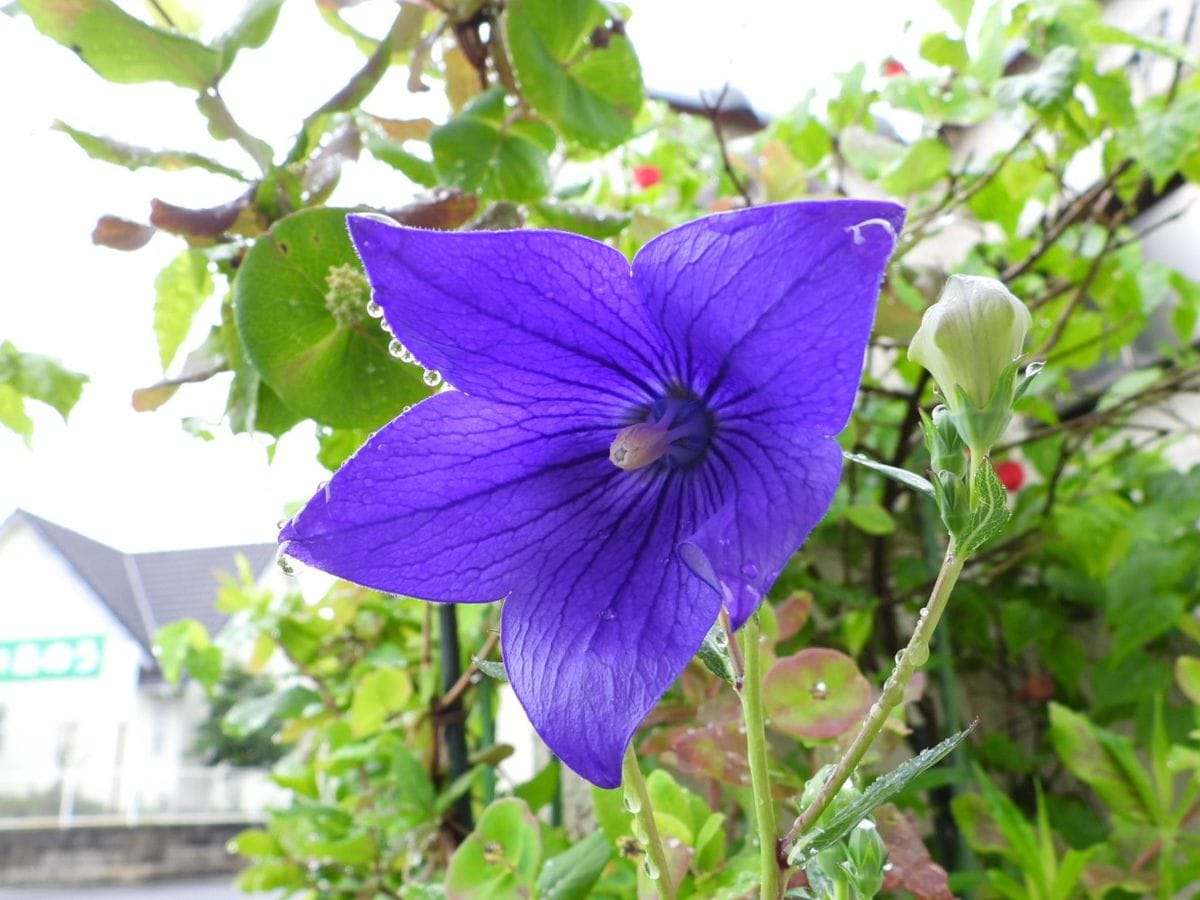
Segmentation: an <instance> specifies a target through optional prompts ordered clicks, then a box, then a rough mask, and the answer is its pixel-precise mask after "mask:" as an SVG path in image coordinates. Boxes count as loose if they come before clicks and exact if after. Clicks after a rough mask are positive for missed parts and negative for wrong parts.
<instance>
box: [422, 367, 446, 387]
mask: <svg viewBox="0 0 1200 900" xmlns="http://www.w3.org/2000/svg"><path fill="white" fill-rule="evenodd" d="M421 380H422V381H424V382H425V383H426V384H427V385H429V386H430V387H437V386H438V385H439V384H441V383H442V373H441V372H439V371H437V370H436V369H426V370H425V374H424V375H422V376H421Z"/></svg>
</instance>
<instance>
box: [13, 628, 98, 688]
mask: <svg viewBox="0 0 1200 900" xmlns="http://www.w3.org/2000/svg"><path fill="white" fill-rule="evenodd" d="M103 661H104V638H103V637H101V636H100V635H88V636H86V637H63V638H40V639H36V640H25V641H0V681H35V680H41V679H46V678H91V677H94V676H96V675H99V674H100V666H101V664H102V663H103Z"/></svg>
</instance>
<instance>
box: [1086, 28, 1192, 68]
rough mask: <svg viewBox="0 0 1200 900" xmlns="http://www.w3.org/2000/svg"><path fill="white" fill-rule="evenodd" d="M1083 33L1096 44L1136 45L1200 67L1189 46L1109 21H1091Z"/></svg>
mask: <svg viewBox="0 0 1200 900" xmlns="http://www.w3.org/2000/svg"><path fill="white" fill-rule="evenodd" d="M1083 33H1084V34H1085V35H1086V36H1087V39H1088V40H1089V41H1091V42H1092V43H1094V44H1118V45H1121V46H1125V47H1136V48H1137V49H1139V50H1148V51H1149V52H1151V53H1157V54H1158V55H1159V56H1165V57H1166V58H1167V59H1173V60H1175V61H1176V62H1181V63H1184V64H1186V65H1189V66H1191V67H1192V68H1197V67H1200V60H1197V59H1196V58H1195V57H1193V56H1191V55H1189V53H1188V48H1187V47H1185V46H1184V45H1183V44H1178V43H1176V42H1175V41H1169V40H1166V39H1165V38H1160V37H1155V36H1153V35H1148V34H1134V33H1133V32H1132V31H1126V30H1125V29H1123V28H1118V27H1117V26H1116V25H1110V24H1109V23H1108V22H1098V21H1097V22H1089V23H1088V24H1086V25H1084V26H1083Z"/></svg>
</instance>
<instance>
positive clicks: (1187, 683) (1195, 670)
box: [1175, 656, 1200, 706]
mask: <svg viewBox="0 0 1200 900" xmlns="http://www.w3.org/2000/svg"><path fill="white" fill-rule="evenodd" d="M1175 683H1176V684H1178V685H1179V689H1180V690H1181V691H1183V693H1184V696H1185V697H1187V698H1188V700H1190V701H1191V702H1192V703H1194V704H1195V705H1196V706H1200V656H1180V657H1178V658H1177V659H1176V660H1175Z"/></svg>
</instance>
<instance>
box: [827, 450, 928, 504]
mask: <svg viewBox="0 0 1200 900" xmlns="http://www.w3.org/2000/svg"><path fill="white" fill-rule="evenodd" d="M842 456H844V457H845V458H846V459H848V460H850V462H852V463H857V464H858V465H860V466H866V467H867V468H868V469H871V470H872V471H874V472H878V473H879V474H880V475H882V476H883V477H885V478H890V479H891V480H892V481H895V482H898V483H900V484H902V485H904V486H905V487H906V488H910V489H911V490H914V491H916V492H917V493H918V494H923V495H924V496H926V497H928V498H929V499H930V500H932V499H934V491H933V485H932V484H930V483H929V480H928V479H927V478H922V477H921V476H920V475H918V474H917V473H916V472H910V471H908V469H901V468H897V467H896V466H889V465H887V464H886V463H881V462H877V461H875V460H873V459H871V457H869V456H865V455H864V454H862V453H850V452H845V453H843V454H842Z"/></svg>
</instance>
